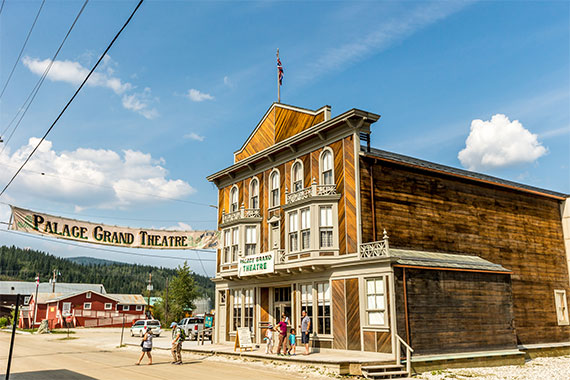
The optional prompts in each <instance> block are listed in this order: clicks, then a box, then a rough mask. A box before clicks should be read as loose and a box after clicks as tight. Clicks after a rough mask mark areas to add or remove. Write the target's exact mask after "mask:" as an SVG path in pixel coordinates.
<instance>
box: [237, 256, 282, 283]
mask: <svg viewBox="0 0 570 380" xmlns="http://www.w3.org/2000/svg"><path fill="white" fill-rule="evenodd" d="M274 271H275V251H269V252H264V253H260V254H258V255H251V256H245V257H240V258H239V262H238V276H239V277H242V276H253V275H256V274H265V273H273V272H274Z"/></svg>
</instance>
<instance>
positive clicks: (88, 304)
mask: <svg viewBox="0 0 570 380" xmlns="http://www.w3.org/2000/svg"><path fill="white" fill-rule="evenodd" d="M83 310H91V302H83Z"/></svg>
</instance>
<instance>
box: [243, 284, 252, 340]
mask: <svg viewBox="0 0 570 380" xmlns="http://www.w3.org/2000/svg"><path fill="white" fill-rule="evenodd" d="M253 301H254V300H253V289H246V290H245V291H244V305H243V327H249V329H250V331H251V332H253V310H254V308H253V307H254V302H253Z"/></svg>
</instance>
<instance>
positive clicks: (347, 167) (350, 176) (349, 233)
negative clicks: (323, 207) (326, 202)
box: [343, 136, 357, 253]
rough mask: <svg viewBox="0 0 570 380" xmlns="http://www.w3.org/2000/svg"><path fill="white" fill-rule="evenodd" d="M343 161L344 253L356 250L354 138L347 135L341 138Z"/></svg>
mask: <svg viewBox="0 0 570 380" xmlns="http://www.w3.org/2000/svg"><path fill="white" fill-rule="evenodd" d="M343 156H344V157H343V161H344V177H345V178H344V203H345V210H346V211H345V218H346V219H345V220H346V223H345V224H346V253H354V252H356V251H357V247H356V245H357V223H356V181H355V174H356V173H355V171H354V140H353V136H349V137H347V138H345V139H344V140H343Z"/></svg>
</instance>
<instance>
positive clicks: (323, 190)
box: [285, 178, 336, 204]
mask: <svg viewBox="0 0 570 380" xmlns="http://www.w3.org/2000/svg"><path fill="white" fill-rule="evenodd" d="M335 194H336V185H335V184H332V185H317V180H316V179H314V178H313V183H311V186H309V187H305V188H304V189H301V190H297V191H294V192H292V193H290V192H289V191H288V190H287V188H285V203H287V204H289V203H293V202H297V201H302V200H303V199H307V198H311V197H317V196H323V195H335Z"/></svg>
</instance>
